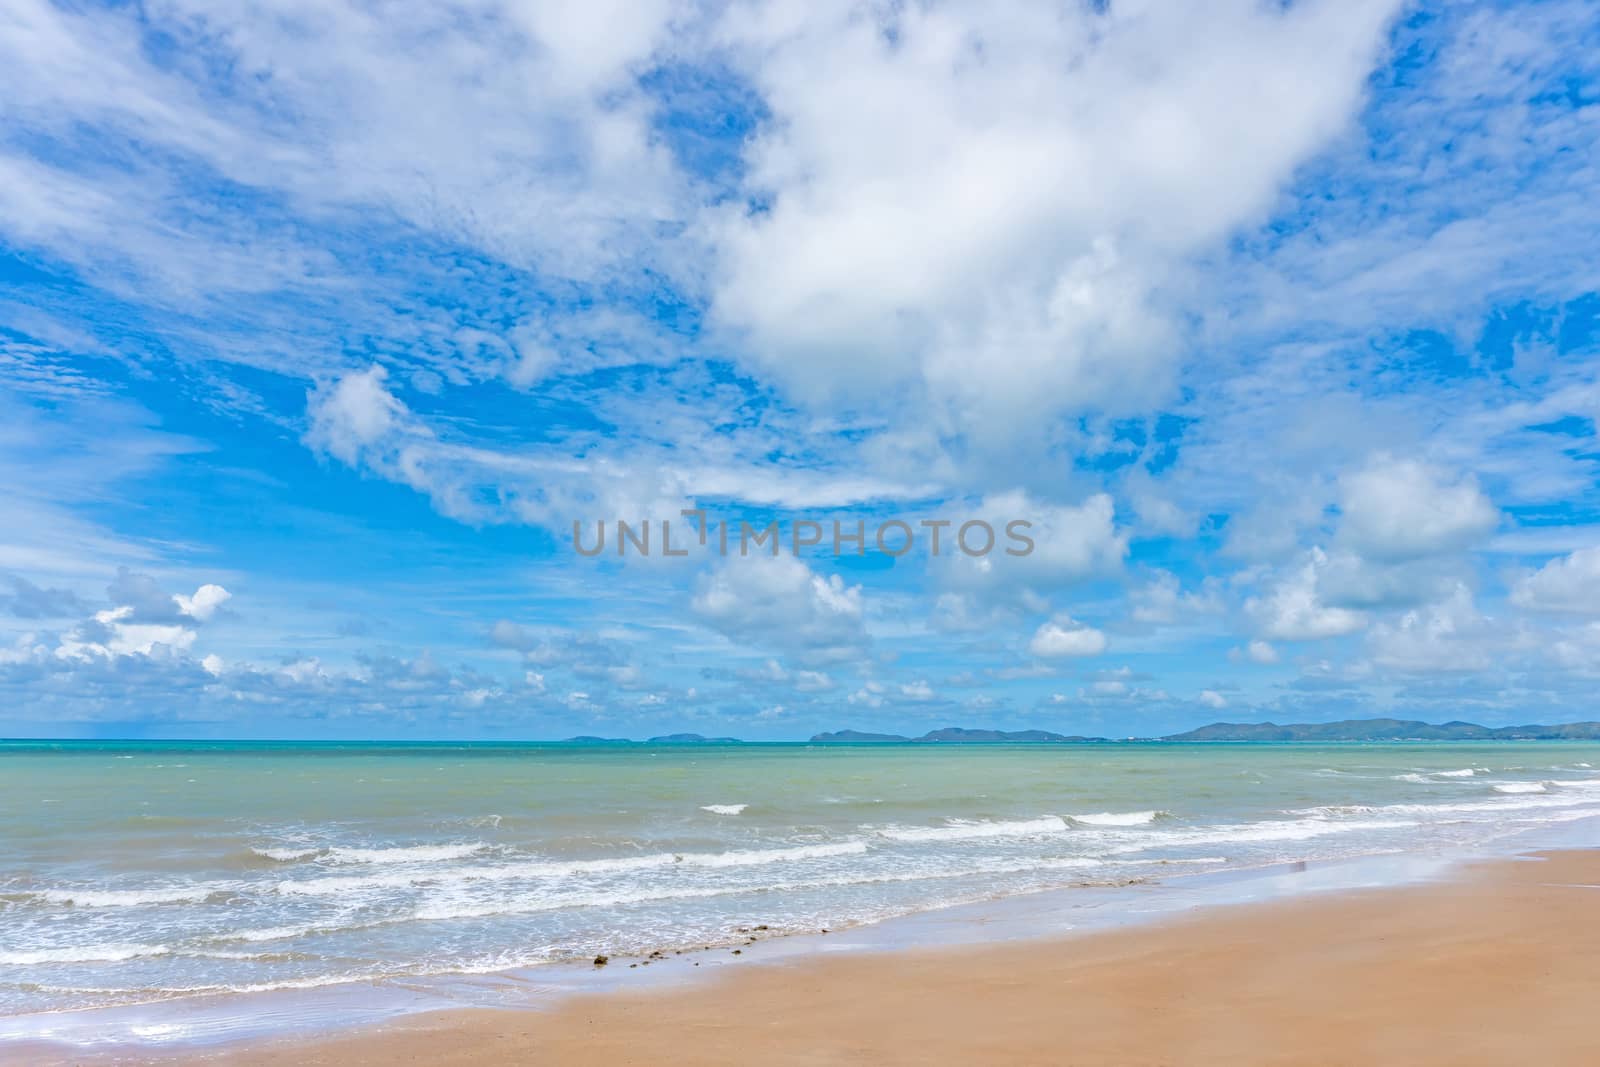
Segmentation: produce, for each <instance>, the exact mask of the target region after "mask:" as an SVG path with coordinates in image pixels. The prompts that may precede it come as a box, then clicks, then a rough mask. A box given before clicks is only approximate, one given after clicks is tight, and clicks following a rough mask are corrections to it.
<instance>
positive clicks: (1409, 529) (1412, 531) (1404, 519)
mask: <svg viewBox="0 0 1600 1067" xmlns="http://www.w3.org/2000/svg"><path fill="white" fill-rule="evenodd" d="M1340 489H1341V501H1340V507H1341V510H1342V512H1343V517H1342V519H1341V521H1340V524H1339V537H1340V540H1341V541H1342V542H1343V543H1345V544H1347V545H1349V546H1350V547H1351V548H1353V549H1355V550H1356V551H1357V552H1359V553H1361V554H1362V555H1365V556H1370V557H1372V558H1375V559H1383V560H1407V559H1418V558H1421V557H1424V556H1430V555H1434V554H1436V553H1441V552H1454V551H1458V550H1460V549H1463V548H1467V547H1469V546H1471V545H1472V544H1474V543H1476V542H1478V541H1481V540H1482V539H1484V538H1486V537H1488V536H1489V534H1491V533H1493V532H1494V528H1495V526H1496V525H1498V524H1499V521H1500V513H1499V511H1497V510H1496V509H1495V506H1494V505H1493V504H1491V503H1490V502H1489V498H1488V497H1486V496H1484V494H1483V491H1482V490H1481V489H1479V488H1478V483H1477V481H1476V480H1475V479H1473V478H1471V477H1467V478H1459V479H1451V478H1448V477H1447V476H1446V475H1444V474H1443V473H1442V472H1440V471H1438V470H1436V469H1435V468H1432V467H1430V466H1428V465H1426V464H1424V463H1421V462H1418V461H1417V460H1410V459H1395V458H1393V457H1390V456H1382V455H1380V456H1378V457H1376V458H1374V460H1373V461H1372V462H1371V463H1369V464H1368V465H1367V467H1366V468H1365V469H1363V470H1360V471H1357V472H1356V473H1354V474H1349V475H1346V476H1345V477H1344V478H1343V479H1341V480H1340Z"/></svg>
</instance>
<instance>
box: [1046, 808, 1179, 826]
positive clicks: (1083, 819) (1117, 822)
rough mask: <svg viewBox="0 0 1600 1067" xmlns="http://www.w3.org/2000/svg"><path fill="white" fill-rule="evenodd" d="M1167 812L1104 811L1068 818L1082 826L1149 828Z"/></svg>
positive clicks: (1168, 814)
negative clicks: (1148, 826)
mask: <svg viewBox="0 0 1600 1067" xmlns="http://www.w3.org/2000/svg"><path fill="white" fill-rule="evenodd" d="M1170 815H1171V812H1166V811H1123V812H1116V811H1102V812H1100V813H1099V814H1096V815H1069V816H1067V818H1069V819H1071V820H1072V821H1073V822H1075V823H1078V824H1079V825H1081V826H1147V825H1149V824H1150V823H1153V822H1155V821H1156V820H1157V819H1160V818H1162V817H1164V816H1170Z"/></svg>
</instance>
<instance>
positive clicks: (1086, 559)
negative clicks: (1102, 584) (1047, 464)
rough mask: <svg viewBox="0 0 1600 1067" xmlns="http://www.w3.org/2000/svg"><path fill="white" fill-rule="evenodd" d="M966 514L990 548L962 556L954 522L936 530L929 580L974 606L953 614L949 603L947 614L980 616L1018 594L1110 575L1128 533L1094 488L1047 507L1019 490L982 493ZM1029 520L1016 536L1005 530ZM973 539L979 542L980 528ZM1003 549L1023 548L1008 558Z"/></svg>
mask: <svg viewBox="0 0 1600 1067" xmlns="http://www.w3.org/2000/svg"><path fill="white" fill-rule="evenodd" d="M970 518H972V519H982V520H983V521H985V522H987V523H989V525H990V527H991V528H992V529H993V530H994V532H995V546H994V549H993V551H991V552H989V553H988V554H986V555H983V556H969V555H967V554H965V553H963V552H961V551H959V550H958V548H957V546H956V545H955V543H954V538H955V536H956V534H957V532H958V528H959V526H960V524H961V522H964V521H969V520H967V519H962V520H960V521H957V520H954V519H952V522H954V524H955V525H954V527H953V528H951V529H947V530H945V531H944V534H943V540H942V543H941V556H940V559H939V560H938V561H937V565H936V566H935V567H934V568H933V571H934V574H935V576H936V578H937V579H938V580H939V581H941V582H942V583H943V584H945V585H946V586H947V587H949V588H950V589H952V590H956V591H958V592H959V593H960V594H963V595H966V596H968V597H972V598H975V599H976V600H977V601H978V602H979V604H980V605H981V606H978V605H975V604H973V603H967V604H965V605H963V606H961V608H960V609H959V611H956V610H954V609H956V602H955V601H951V602H949V603H948V605H947V607H950V608H951V609H952V615H953V616H954V615H956V614H959V615H962V616H965V617H981V616H982V615H983V614H984V613H985V610H988V609H992V608H993V607H994V606H995V604H996V603H997V602H1000V601H1014V600H1016V599H1017V598H1018V597H1019V596H1021V597H1023V598H1025V599H1027V598H1037V597H1040V596H1044V595H1048V594H1049V593H1050V592H1052V591H1055V590H1057V589H1061V588H1064V587H1067V586H1071V585H1073V584H1075V583H1077V582H1082V581H1087V580H1089V579H1093V578H1097V577H1104V576H1108V575H1112V574H1115V573H1116V572H1117V571H1118V570H1120V569H1121V567H1122V561H1123V559H1124V558H1125V557H1126V556H1127V553H1128V534H1127V532H1126V531H1124V530H1120V529H1118V527H1117V524H1116V504H1115V502H1114V501H1113V500H1112V498H1111V496H1110V494H1108V493H1096V494H1094V495H1093V496H1091V497H1089V498H1088V499H1086V500H1084V501H1083V502H1082V503H1080V504H1052V503H1049V502H1047V501H1043V500H1039V499H1037V498H1036V497H1033V496H1032V495H1030V494H1028V493H1025V492H1022V491H1010V492H1005V493H995V494H992V495H990V496H987V497H985V498H983V500H982V501H981V503H980V504H979V506H978V507H977V508H976V509H975V510H974V512H973V513H972V515H971V517H970ZM1018 520H1020V521H1024V522H1027V523H1028V524H1029V525H1028V526H1026V527H1022V526H1019V527H1016V528H1015V530H1014V531H1013V533H1014V534H1015V536H1016V537H1025V538H1027V539H1028V541H1030V542H1031V544H1032V548H1031V549H1029V548H1028V547H1027V545H1026V544H1024V543H1023V542H1022V541H1019V540H1016V539H1015V538H1014V537H1013V536H1011V535H1008V533H1007V527H1008V525H1009V524H1010V523H1012V522H1014V521H1018ZM973 540H974V542H975V543H981V541H982V536H981V532H979V531H974V535H973ZM1008 550H1015V551H1016V552H1025V553H1026V554H1024V555H1011V554H1009V551H1008Z"/></svg>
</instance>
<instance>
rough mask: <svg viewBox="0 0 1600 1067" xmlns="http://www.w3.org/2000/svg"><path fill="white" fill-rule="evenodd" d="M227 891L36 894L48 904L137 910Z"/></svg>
mask: <svg viewBox="0 0 1600 1067" xmlns="http://www.w3.org/2000/svg"><path fill="white" fill-rule="evenodd" d="M223 891H225V889H224V887H222V886H219V885H217V884H216V883H205V882H201V883H198V884H196V885H191V886H183V887H178V886H171V887H165V888H161V889H43V890H40V891H39V892H37V893H34V894H32V895H33V896H35V897H37V898H38V899H40V900H43V901H44V902H45V903H47V904H71V905H74V906H76V907H80V908H136V907H140V906H141V905H146V904H196V903H199V902H201V901H204V900H205V899H206V898H208V897H210V896H211V895H212V894H213V893H218V892H223Z"/></svg>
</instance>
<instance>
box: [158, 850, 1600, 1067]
mask: <svg viewBox="0 0 1600 1067" xmlns="http://www.w3.org/2000/svg"><path fill="white" fill-rule="evenodd" d="M1596 909H1600V850H1595V849H1584V850H1568V851H1557V852H1540V853H1530V854H1527V855H1525V856H1522V857H1519V858H1511V859H1499V860H1490V861H1483V862H1477V863H1473V864H1471V865H1469V866H1466V867H1461V868H1458V869H1456V870H1455V872H1454V873H1453V874H1452V875H1451V876H1449V877H1445V878H1441V879H1436V880H1432V881H1429V882H1426V883H1424V884H1420V885H1410V886H1399V887H1391V888H1376V889H1357V890H1350V891H1347V892H1337V893H1332V894H1321V895H1316V896H1311V897H1300V898H1290V899H1278V900H1272V901H1269V902H1266V903H1257V904H1251V905H1237V904H1236V905H1233V906H1219V907H1208V908H1205V909H1203V910H1202V911H1200V912H1198V913H1193V914H1188V915H1172V916H1168V917H1166V918H1165V919H1164V920H1163V921H1161V922H1157V923H1148V924H1141V925H1137V926H1133V927H1126V928H1121V929H1110V930H1103V931H1099V932H1092V933H1084V934H1077V935H1068V936H1066V937H1060V936H1057V937H1046V938H1038V939H1033V940H1029V941H1026V942H1007V943H997V944H991V945H987V946H966V947H956V948H951V947H922V948H906V949H904V950H902V951H898V952H889V953H863V954H848V955H844V956H841V957H837V958H828V957H812V958H808V959H795V960H791V961H789V962H786V963H783V964H780V965H776V966H765V967H761V966H758V967H751V968H748V969H741V970H740V971H739V972H738V973H731V970H730V971H725V972H724V973H723V974H722V975H719V976H718V977H715V978H713V979H711V980H710V981H707V982H703V983H695V984H693V985H678V986H658V987H656V988H654V989H650V990H641V991H637V992H628V991H616V992H612V993H608V994H592V995H585V996H580V997H576V998H573V999H570V1000H567V1001H565V1002H563V1003H561V1004H559V1005H558V1006H556V1007H554V1008H553V1009H552V1010H549V1011H521V1012H517V1011H485V1010H476V1011H458V1012H443V1013H435V1014H429V1015H422V1016H416V1017H413V1018H411V1019H409V1020H406V1021H404V1022H400V1023H391V1024H389V1025H387V1026H382V1027H377V1028H373V1029H371V1030H366V1031H358V1032H355V1033H352V1034H349V1035H345V1036H339V1037H334V1038H324V1039H319V1040H315V1041H309V1042H308V1041H282V1042H258V1043H253V1044H246V1045H242V1046H232V1047H227V1048H219V1049H211V1050H188V1051H186V1052H184V1053H180V1054H176V1055H172V1056H159V1057H151V1058H150V1059H149V1062H173V1063H185V1064H201V1063H226V1064H238V1065H244V1067H276V1065H279V1064H289V1063H330V1064H331V1063H339V1064H365V1063H372V1064H378V1063H393V1062H428V1063H443V1064H452V1063H458V1064H466V1063H491V1064H492V1063H514V1062H525V1061H527V1060H528V1059H529V1058H530V1057H535V1056H536V1057H537V1058H538V1059H539V1060H540V1061H541V1062H553V1063H578V1062H606V1061H612V1062H638V1061H641V1060H644V1059H648V1060H649V1061H650V1062H652V1063H661V1064H675V1063H685V1064H687V1063H714V1064H720V1063H727V1064H734V1063H748V1062H766V1063H814V1062H863V1063H935V1064H937V1063H950V1064H956V1063H975V1062H997V1063H1038V1062H1071V1063H1086V1064H1089V1063H1105V1064H1111V1063H1117V1064H1145V1063H1148V1064H1157V1063H1176V1062H1182V1063H1219V1064H1220V1063H1274V1064H1300V1063H1304V1064H1312V1063H1329V1062H1364V1063H1407V1064H1416V1063H1439V1064H1444V1063H1450V1064H1474V1063H1482V1064H1500V1063H1508V1062H1519V1061H1520V1062H1541V1063H1558V1064H1559V1063H1573V1064H1577V1063H1592V1062H1595V1061H1596V1059H1597V1058H1600V1033H1597V1032H1596V1031H1594V1029H1593V1027H1592V1025H1591V1024H1590V1022H1589V1020H1588V1017H1587V1010H1586V1007H1587V1005H1588V1004H1589V1003H1590V1000H1591V995H1592V991H1593V989H1594V988H1596V986H1597V984H1600V924H1596V923H1595V922H1594V921H1593V919H1594V916H1595V912H1596Z"/></svg>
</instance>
